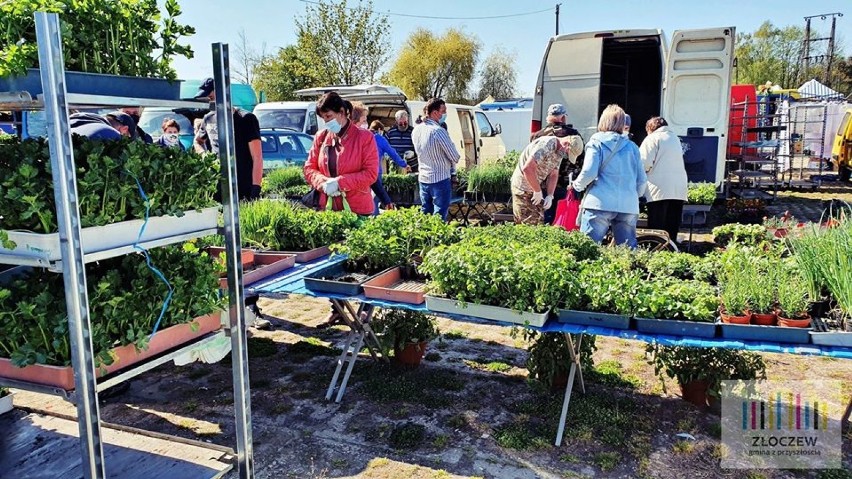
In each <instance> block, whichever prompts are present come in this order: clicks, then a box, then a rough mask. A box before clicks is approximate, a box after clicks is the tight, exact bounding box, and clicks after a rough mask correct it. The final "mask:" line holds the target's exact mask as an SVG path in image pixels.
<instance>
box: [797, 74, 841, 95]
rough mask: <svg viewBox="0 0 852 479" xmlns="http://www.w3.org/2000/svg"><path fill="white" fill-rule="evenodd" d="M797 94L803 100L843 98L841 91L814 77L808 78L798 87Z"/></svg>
mask: <svg viewBox="0 0 852 479" xmlns="http://www.w3.org/2000/svg"><path fill="white" fill-rule="evenodd" d="M799 94H800V95H801V97H802V99H803V100H843V99H844V96H843V94H842V93H840V92H837V91H834V90H832V89H831V88H829V87H827V86H825V85H823V84H822V83H820V82H818V81H817V80H816V79H813V78H812V79H810V80H808V81H806V82H805V84H804V85H802V86H800V87H799Z"/></svg>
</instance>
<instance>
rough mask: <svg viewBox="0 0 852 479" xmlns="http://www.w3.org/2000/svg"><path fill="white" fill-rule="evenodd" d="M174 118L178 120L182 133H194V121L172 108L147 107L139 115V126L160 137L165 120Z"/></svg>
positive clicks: (153, 135)
mask: <svg viewBox="0 0 852 479" xmlns="http://www.w3.org/2000/svg"><path fill="white" fill-rule="evenodd" d="M166 119H172V120H175V121H177V124H178V126H179V127H180V132H181V133H182V134H192V133H193V128H192V122H191V121H190V119H189V118H187V117H186V116H184V115H182V114H180V113H176V112H174V111H172V110H155V109H153V108H146V109H144V110H142V113H141V114H140V115H139V127H140V128H142V130H143V131H144V132H145V133H147V134H149V135H151V136H152V137H154V138H158V137H159V136H160V135H161V134H162V132H163V121H164V120H166Z"/></svg>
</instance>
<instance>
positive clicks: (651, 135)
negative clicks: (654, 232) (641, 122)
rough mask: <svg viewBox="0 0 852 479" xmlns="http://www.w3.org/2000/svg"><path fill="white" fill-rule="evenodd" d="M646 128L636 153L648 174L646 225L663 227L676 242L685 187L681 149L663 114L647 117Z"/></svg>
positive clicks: (654, 227)
mask: <svg viewBox="0 0 852 479" xmlns="http://www.w3.org/2000/svg"><path fill="white" fill-rule="evenodd" d="M645 131H647V132H648V136H646V137H645V140H644V141H642V146H640V147H639V154H640V155H641V157H642V163H643V164H644V165H645V172H646V173H647V174H648V190H647V192H646V193H645V198H646V199H647V200H648V228H653V229H660V230H665V231H666V232H668V234H669V237H670V238H671V240H672V241H677V232H678V230H679V229H680V220H681V216H682V215H683V204H684V203H685V202H686V187H687V185H686V184H687V179H686V168H685V167H684V163H683V149H682V148H681V145H680V139H679V138H678V137H677V135H675V134H674V133H673V132H672V131H671V130H669V128H668V123H666V120H665V119H663V118H662V117H659V116H655V117H653V118H651V119H650V120H648V122H647V123H645Z"/></svg>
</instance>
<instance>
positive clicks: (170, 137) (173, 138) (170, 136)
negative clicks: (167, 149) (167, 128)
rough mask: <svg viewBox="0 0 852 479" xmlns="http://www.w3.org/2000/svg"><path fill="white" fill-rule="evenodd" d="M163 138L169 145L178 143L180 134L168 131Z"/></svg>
mask: <svg viewBox="0 0 852 479" xmlns="http://www.w3.org/2000/svg"><path fill="white" fill-rule="evenodd" d="M163 138H164V140H163V141H165V142H166V144H167V145H176V144H177V142H178V134H177V133H166V134H165V135H163Z"/></svg>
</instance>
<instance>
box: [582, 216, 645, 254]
mask: <svg viewBox="0 0 852 479" xmlns="http://www.w3.org/2000/svg"><path fill="white" fill-rule="evenodd" d="M637 220H639V215H635V214H632V213H616V212H613V211H600V210H591V209H588V208H587V209H585V210H583V216H582V219H581V221H580V231H581V232H583V233H584V234H585V235H587V236H588V237H589V238H591V239H592V240H593V241H594V242H595V243H600V242H601V241H603V238H604V236H606V232H607V230H608V229H609V228H610V227H612V235H613V236H614V237H615V244H617V245H627V246H628V247H630V248H631V249H635V248H636V221H637Z"/></svg>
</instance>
